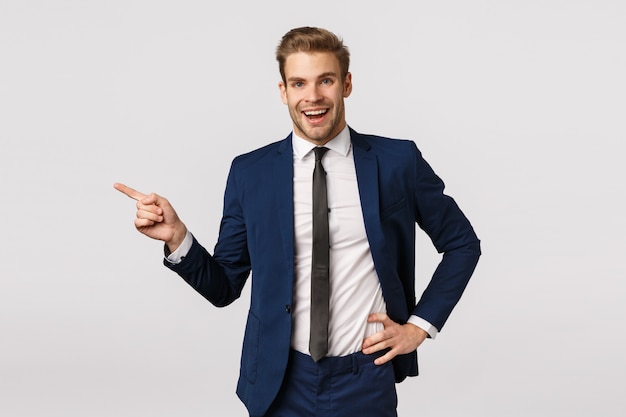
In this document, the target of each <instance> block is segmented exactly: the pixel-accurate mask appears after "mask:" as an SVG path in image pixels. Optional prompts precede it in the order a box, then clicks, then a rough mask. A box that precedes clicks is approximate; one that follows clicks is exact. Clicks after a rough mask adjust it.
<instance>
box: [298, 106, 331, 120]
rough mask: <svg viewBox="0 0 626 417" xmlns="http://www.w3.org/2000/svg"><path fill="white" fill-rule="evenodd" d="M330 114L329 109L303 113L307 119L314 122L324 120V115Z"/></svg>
mask: <svg viewBox="0 0 626 417" xmlns="http://www.w3.org/2000/svg"><path fill="white" fill-rule="evenodd" d="M327 112H328V109H321V110H308V111H304V112H302V113H303V114H304V115H305V116H306V117H307V119H309V120H310V121H312V122H315V121H318V120H321V119H323V118H324V115H325V114H326V113H327Z"/></svg>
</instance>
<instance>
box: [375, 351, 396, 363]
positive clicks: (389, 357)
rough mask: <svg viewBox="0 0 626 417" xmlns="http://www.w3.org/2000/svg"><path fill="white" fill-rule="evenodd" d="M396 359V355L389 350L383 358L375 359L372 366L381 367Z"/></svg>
mask: <svg viewBox="0 0 626 417" xmlns="http://www.w3.org/2000/svg"><path fill="white" fill-rule="evenodd" d="M395 357H396V353H395V352H394V350H393V349H392V350H390V351H389V352H387V353H385V354H384V355H383V356H381V357H380V358H376V359H375V360H374V364H375V365H383V364H385V363H387V362H389V361H390V360H392V359H393V358H395Z"/></svg>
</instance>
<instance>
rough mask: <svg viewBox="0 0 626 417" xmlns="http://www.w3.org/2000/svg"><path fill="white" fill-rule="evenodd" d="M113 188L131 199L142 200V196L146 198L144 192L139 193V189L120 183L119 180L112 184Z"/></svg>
mask: <svg viewBox="0 0 626 417" xmlns="http://www.w3.org/2000/svg"><path fill="white" fill-rule="evenodd" d="M113 188H115V189H116V190H117V191H119V192H121V193H123V194H126V195H127V196H128V197H130V198H132V199H133V200H137V201H139V200H142V199H144V198H146V195H145V194H142V193H140V192H139V191H137V190H135V189H133V188H130V187H128V186H126V185H124V184H120V183H119V182H116V183H115V184H113Z"/></svg>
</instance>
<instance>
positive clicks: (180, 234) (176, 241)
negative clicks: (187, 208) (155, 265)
mask: <svg viewBox="0 0 626 417" xmlns="http://www.w3.org/2000/svg"><path fill="white" fill-rule="evenodd" d="M185 236H187V227H186V226H185V225H184V224H183V223H181V224H180V227H177V228H176V229H175V230H174V233H173V235H172V238H171V239H170V240H168V241H166V242H165V245H166V246H167V248H168V249H169V251H170V253H171V252H174V251H175V250H176V249H178V247H179V246H180V245H181V243H183V241H184V240H185Z"/></svg>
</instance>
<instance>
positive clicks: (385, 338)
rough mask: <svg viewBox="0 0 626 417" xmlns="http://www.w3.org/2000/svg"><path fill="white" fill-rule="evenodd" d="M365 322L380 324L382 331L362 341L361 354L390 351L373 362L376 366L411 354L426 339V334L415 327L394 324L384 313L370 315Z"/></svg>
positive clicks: (408, 324) (412, 325)
mask: <svg viewBox="0 0 626 417" xmlns="http://www.w3.org/2000/svg"><path fill="white" fill-rule="evenodd" d="M367 321H368V323H376V322H378V323H382V324H383V326H384V330H382V331H380V332H378V333H375V334H373V335H371V336H370V337H368V338H366V339H365V340H363V353H365V354H366V355H369V354H371V353H375V352H378V351H381V350H383V349H387V348H389V349H390V350H389V352H387V353H386V354H384V355H383V356H381V357H380V358H378V359H376V360H375V361H374V363H375V364H376V365H382V364H384V363H387V362H389V361H390V360H392V359H393V358H395V357H396V356H397V355H402V354H405V353H411V352H413V351H414V350H415V349H417V348H418V346H419V345H421V344H422V342H423V341H424V339H426V337H428V333H426V331H425V330H422V329H420V328H419V327H417V326H416V325H414V324H411V323H406V324H399V323H396V322H395V321H393V320H391V319H390V318H389V316H388V315H386V314H384V313H374V314H370V316H369V317H368V318H367Z"/></svg>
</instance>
